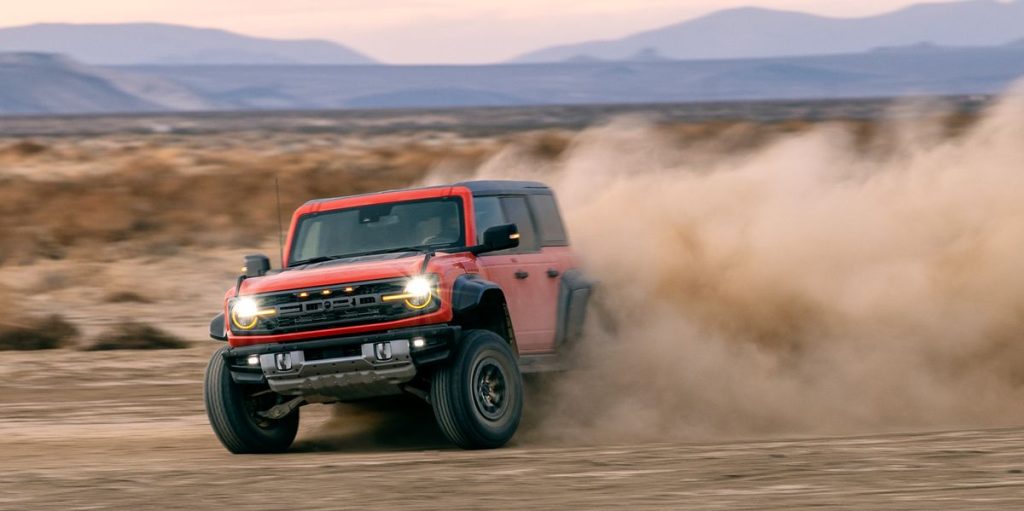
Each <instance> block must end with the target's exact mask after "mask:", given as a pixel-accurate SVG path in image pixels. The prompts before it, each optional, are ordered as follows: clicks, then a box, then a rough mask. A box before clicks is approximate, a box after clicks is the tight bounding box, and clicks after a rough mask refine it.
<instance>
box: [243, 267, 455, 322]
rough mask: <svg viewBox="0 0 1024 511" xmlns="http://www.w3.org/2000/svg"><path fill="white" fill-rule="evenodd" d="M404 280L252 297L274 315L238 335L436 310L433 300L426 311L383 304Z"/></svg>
mask: <svg viewBox="0 0 1024 511" xmlns="http://www.w3.org/2000/svg"><path fill="white" fill-rule="evenodd" d="M406 280H407V279H405V278H398V279H387V280H379V281H371V282H360V283H351V284H339V285H335V286H326V287H318V288H310V289H301V290H295V291H286V292H280V293H271V294H266V295H259V296H254V297H253V299H255V300H256V302H257V304H258V305H259V308H260V309H261V310H266V309H271V308H273V309H274V311H275V313H274V314H272V315H267V316H263V317H261V319H260V321H259V323H258V324H257V325H256V327H255V328H253V329H251V330H238V329H237V328H235V327H234V325H232V328H233V333H235V334H238V335H267V334H280V333H290V332H300V331H305V330H317V329H322V328H329V327H334V326H349V325H359V324H367V323H379V322H384V321H392V320H396V319H402V318H406V317H410V316H415V315H418V314H423V313H424V312H432V311H433V310H436V307H437V300H434V303H433V306H432V307H429V308H428V310H411V309H409V308H408V307H406V306H405V304H404V303H403V302H402V301H401V300H397V301H394V302H385V301H384V300H383V299H382V298H381V297H382V296H387V295H392V294H399V293H401V292H403V290H404V288H405V283H406Z"/></svg>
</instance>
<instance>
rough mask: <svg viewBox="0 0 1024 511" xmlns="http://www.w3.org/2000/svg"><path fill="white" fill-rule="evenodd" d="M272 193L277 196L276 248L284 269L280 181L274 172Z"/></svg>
mask: <svg viewBox="0 0 1024 511" xmlns="http://www.w3.org/2000/svg"><path fill="white" fill-rule="evenodd" d="M274 194H275V195H276V196H277V250H278V256H280V258H281V269H282V270H283V269H284V227H282V226H281V183H280V182H278V179H277V174H274Z"/></svg>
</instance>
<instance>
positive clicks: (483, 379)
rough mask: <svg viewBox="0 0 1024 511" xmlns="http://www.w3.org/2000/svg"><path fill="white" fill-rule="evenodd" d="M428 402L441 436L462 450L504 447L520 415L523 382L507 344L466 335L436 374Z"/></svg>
mask: <svg viewBox="0 0 1024 511" xmlns="http://www.w3.org/2000/svg"><path fill="white" fill-rule="evenodd" d="M430 401H431V404H432V405H433V407H434V417H435V418H436V419H437V423H438V425H439V426H440V427H441V431H442V432H444V435H445V436H446V437H448V439H449V440H451V441H452V442H453V443H454V444H456V445H458V446H459V447H463V448H465V449H492V448H495V447H501V446H502V445H505V443H506V442H508V441H509V439H511V438H512V435H514V434H515V432H516V429H517V428H518V427H519V420H520V418H521V416H522V413H523V377H522V375H521V374H520V373H519V366H518V364H517V363H516V358H515V354H514V353H513V352H512V348H511V347H509V345H508V343H507V342H505V340H504V339H502V338H501V336H499V335H498V334H496V333H494V332H491V331H489V330H469V331H468V332H466V335H465V336H464V337H463V338H462V340H461V341H460V342H459V346H458V348H456V353H455V355H454V356H453V357H452V360H450V361H449V363H448V364H447V365H445V366H444V367H442V368H440V369H438V371H437V372H436V373H435V374H434V378H433V381H432V382H431V386H430Z"/></svg>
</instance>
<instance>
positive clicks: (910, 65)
mask: <svg viewBox="0 0 1024 511" xmlns="http://www.w3.org/2000/svg"><path fill="white" fill-rule="evenodd" d="M3 52H7V53H3ZM211 64H215V65H211ZM1022 76H1024V0H1012V1H996V0H970V1H964V2H957V3H941V4H921V5H917V6H912V7H908V8H906V9H902V10H899V11H895V12H892V13H889V14H884V15H879V16H871V17H865V18H856V19H838V18H826V17H821V16H813V15H808V14H800V13H793V12H785V11H772V10H766V9H754V8H744V9H732V10H726V11H720V12H717V13H714V14H711V15H708V16H704V17H702V18H697V19H694V20H691V21H687V22H684V23H680V24H676V25H672V26H668V27H665V28H662V29H658V30H652V31H647V32H642V33H639V34H636V35H632V36H629V37H625V38H622V39H617V40H612V41H598V42H590V43H581V44H576V45H569V46H561V47H556V48H548V49H545V50H539V51H537V52H533V53H530V54H527V55H525V56H523V57H522V58H520V59H517V60H516V62H515V65H509V63H504V64H493V65H477V66H447V65H433V66H392V65H379V64H378V63H377V62H375V61H374V60H372V59H370V58H369V57H367V56H365V55H362V54H360V53H358V52H356V51H354V50H351V49H348V48H346V47H344V46H342V45H339V44H335V43H332V42H327V41H317V40H305V41H285V40H273V39H261V38H256V37H249V36H243V35H239V34H233V33H230V32H226V31H223V30H213V29H199V28H191V27H181V26H174V25H163V24H148V23H147V24H114V25H69V24H41V25H29V26H24V27H14V28H5V29H0V115H2V114H40V113H55V114H64V113H94V112H141V111H181V110H191V111H205V110H263V109H291V110H303V109H349V108H409V107H460V106H502V105H516V106H518V105H551V104H566V105H571V104H584V103H665V102H691V101H721V100H764V99H824V98H854V97H879V96H903V95H953V94H990V93H997V92H1000V91H1002V90H1004V89H1005V88H1006V87H1007V86H1009V85H1010V84H1011V83H1012V82H1013V81H1015V80H1017V79H1018V78H1019V77H1022Z"/></svg>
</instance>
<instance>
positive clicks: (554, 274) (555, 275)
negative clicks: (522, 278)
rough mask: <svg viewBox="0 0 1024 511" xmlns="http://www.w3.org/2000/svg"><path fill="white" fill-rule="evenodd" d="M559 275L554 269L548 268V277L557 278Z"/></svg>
mask: <svg viewBox="0 0 1024 511" xmlns="http://www.w3.org/2000/svg"><path fill="white" fill-rule="evenodd" d="M558 275H559V273H558V270H556V269H554V268H548V277H551V278H555V277H557V276H558Z"/></svg>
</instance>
